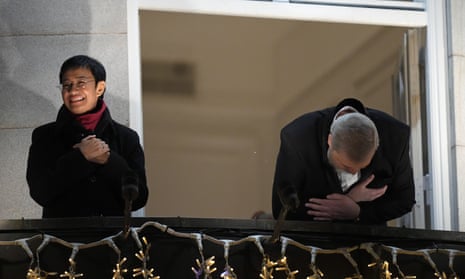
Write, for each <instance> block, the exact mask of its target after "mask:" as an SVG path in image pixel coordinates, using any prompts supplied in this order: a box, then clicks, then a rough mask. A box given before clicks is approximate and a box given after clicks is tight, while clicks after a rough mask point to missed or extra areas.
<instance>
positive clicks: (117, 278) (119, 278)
mask: <svg viewBox="0 0 465 279" xmlns="http://www.w3.org/2000/svg"><path fill="white" fill-rule="evenodd" d="M126 260H127V258H123V259H122V260H121V261H119V262H118V263H117V264H116V268H114V269H113V277H112V278H111V279H124V277H123V274H125V273H127V272H128V269H127V268H122V266H123V264H124V263H125V262H126Z"/></svg>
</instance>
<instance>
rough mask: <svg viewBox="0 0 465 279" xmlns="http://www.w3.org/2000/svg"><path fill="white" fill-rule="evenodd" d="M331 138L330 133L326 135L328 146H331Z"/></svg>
mask: <svg viewBox="0 0 465 279" xmlns="http://www.w3.org/2000/svg"><path fill="white" fill-rule="evenodd" d="M332 140H333V138H332V136H331V134H329V135H328V146H329V147H331V143H332Z"/></svg>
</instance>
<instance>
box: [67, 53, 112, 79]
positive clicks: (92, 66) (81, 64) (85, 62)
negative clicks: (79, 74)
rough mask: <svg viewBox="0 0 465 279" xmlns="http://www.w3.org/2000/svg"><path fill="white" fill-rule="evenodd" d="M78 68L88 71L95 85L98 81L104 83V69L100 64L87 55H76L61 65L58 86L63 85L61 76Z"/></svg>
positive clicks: (105, 76) (105, 75)
mask: <svg viewBox="0 0 465 279" xmlns="http://www.w3.org/2000/svg"><path fill="white" fill-rule="evenodd" d="M78 68H85V69H89V70H90V71H91V72H92V75H93V76H94V78H95V83H96V84H97V83H98V82H99V81H105V80H106V78H107V74H106V72H105V67H103V65H102V63H100V62H99V61H98V60H96V59H94V58H92V57H89V56H87V55H76V56H73V57H71V58H68V59H67V60H66V61H65V62H63V64H62V65H61V69H60V76H59V79H60V84H62V83H63V75H64V74H65V73H66V72H67V71H68V70H72V69H78Z"/></svg>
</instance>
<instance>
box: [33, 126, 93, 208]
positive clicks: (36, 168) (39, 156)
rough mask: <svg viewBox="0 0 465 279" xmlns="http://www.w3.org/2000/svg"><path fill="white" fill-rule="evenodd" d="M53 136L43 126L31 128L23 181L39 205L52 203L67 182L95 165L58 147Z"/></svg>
mask: <svg viewBox="0 0 465 279" xmlns="http://www.w3.org/2000/svg"><path fill="white" fill-rule="evenodd" d="M53 135H54V133H53V131H52V129H48V128H46V127H39V128H36V129H34V131H33V132H32V143H31V146H30V148H29V154H28V161H27V170H26V180H27V182H28V186H29V192H30V195H31V197H32V199H33V200H34V201H36V202H37V203H38V204H39V205H41V206H43V207H47V206H50V205H53V203H54V202H55V201H56V200H57V199H60V197H61V196H62V195H63V194H64V193H65V192H66V191H68V190H69V189H68V186H69V183H67V182H69V181H70V180H72V181H80V180H82V179H85V178H86V177H88V176H89V175H90V174H91V173H93V172H94V171H95V169H96V168H97V165H96V164H94V163H91V162H88V161H87V160H86V159H85V158H84V156H83V155H82V154H81V152H79V150H77V149H73V148H70V149H68V150H67V149H64V147H62V146H58V145H59V144H60V143H58V142H57V141H56V139H55V138H53ZM58 150H64V152H59V151H58Z"/></svg>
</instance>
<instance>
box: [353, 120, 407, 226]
mask: <svg viewBox="0 0 465 279" xmlns="http://www.w3.org/2000/svg"><path fill="white" fill-rule="evenodd" d="M405 129H406V130H405V131H404V130H400V131H399V132H398V133H397V135H396V137H397V138H398V139H400V142H398V143H396V146H390V147H387V148H388V149H389V150H390V151H391V152H390V153H394V154H397V155H396V157H394V158H393V159H392V160H393V162H392V164H393V169H394V173H393V177H392V178H393V181H392V184H391V185H388V189H387V191H386V193H385V195H384V196H383V197H380V198H379V199H377V200H375V201H373V202H362V203H360V209H361V211H360V217H359V219H360V222H361V223H370V224H376V223H383V222H386V221H389V220H392V219H395V218H398V217H401V216H402V215H404V214H406V213H408V212H410V211H411V210H412V207H413V205H414V204H415V185H414V181H413V171H412V167H411V163H410V154H409V144H410V141H409V139H410V132H409V129H408V127H405ZM391 144H392V143H391ZM394 150H398V151H397V152H392V151H394Z"/></svg>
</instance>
